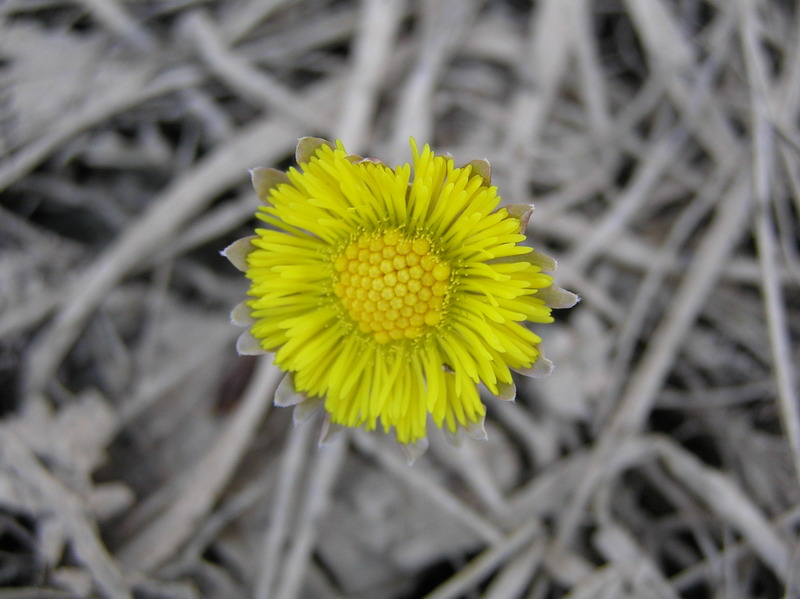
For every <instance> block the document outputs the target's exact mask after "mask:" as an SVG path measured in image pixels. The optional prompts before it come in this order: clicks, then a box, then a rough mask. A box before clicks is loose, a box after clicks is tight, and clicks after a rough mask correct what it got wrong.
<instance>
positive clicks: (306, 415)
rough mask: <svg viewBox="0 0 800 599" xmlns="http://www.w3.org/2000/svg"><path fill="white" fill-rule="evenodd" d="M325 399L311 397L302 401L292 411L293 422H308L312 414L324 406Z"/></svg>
mask: <svg viewBox="0 0 800 599" xmlns="http://www.w3.org/2000/svg"><path fill="white" fill-rule="evenodd" d="M323 403H324V402H323V400H322V398H321V397H309V398H308V399H307V400H305V401H301V402H300V403H299V404H297V405H296V406H295V407H294V412H292V422H293V423H294V425H295V426H297V425H298V424H302V423H304V422H308V421H309V420H311V418H312V416H314V414H316V413H317V412H318V411H319V410H320V408H322V404H323Z"/></svg>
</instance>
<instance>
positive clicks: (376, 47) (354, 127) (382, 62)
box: [337, 0, 406, 154]
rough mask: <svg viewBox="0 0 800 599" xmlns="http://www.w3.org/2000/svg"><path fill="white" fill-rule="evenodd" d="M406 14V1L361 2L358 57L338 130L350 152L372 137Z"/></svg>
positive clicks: (356, 52)
mask: <svg viewBox="0 0 800 599" xmlns="http://www.w3.org/2000/svg"><path fill="white" fill-rule="evenodd" d="M405 13H406V2H405V1H404V0H365V2H363V4H362V13H361V21H360V23H359V27H358V37H357V38H356V41H355V58H354V62H353V66H352V68H351V79H350V84H349V85H348V88H347V94H346V95H345V100H344V113H343V114H342V116H341V118H340V119H339V126H338V128H337V130H338V131H342V132H346V133H347V136H346V137H343V138H342V141H343V142H344V144H345V146H346V147H347V149H348V150H349V151H350V152H353V153H355V154H358V153H360V152H362V151H363V147H364V146H365V145H366V144H367V142H368V140H369V133H368V128H369V127H370V126H371V124H372V120H373V117H374V114H375V107H376V106H377V103H378V92H379V91H380V88H381V85H382V84H383V82H384V80H385V77H386V75H387V73H388V72H389V64H390V62H391V50H392V47H393V46H394V42H395V38H396V35H397V31H398V29H399V27H400V21H401V19H402V17H403V16H404V15H405Z"/></svg>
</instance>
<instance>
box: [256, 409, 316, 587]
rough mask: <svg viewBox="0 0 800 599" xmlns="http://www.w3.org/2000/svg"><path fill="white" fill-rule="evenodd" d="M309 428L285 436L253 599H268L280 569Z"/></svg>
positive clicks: (310, 428) (306, 425)
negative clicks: (284, 445) (285, 442)
mask: <svg viewBox="0 0 800 599" xmlns="http://www.w3.org/2000/svg"><path fill="white" fill-rule="evenodd" d="M311 431H312V426H311V423H310V422H306V423H304V424H302V425H300V426H296V427H295V428H293V429H292V430H291V431H290V432H289V435H288V439H287V444H286V447H285V448H284V451H283V457H282V459H281V469H280V474H279V478H278V486H277V489H276V495H275V497H274V498H273V500H272V501H273V504H272V510H271V511H270V517H269V529H268V530H267V534H266V535H265V536H264V545H263V547H262V549H261V558H260V562H261V568H260V570H259V575H258V580H257V581H256V585H255V592H254V597H255V599H268V598H269V596H270V593H271V591H272V589H273V587H274V586H275V575H276V573H277V572H278V571H279V569H278V567H279V566H280V565H281V556H282V555H283V554H284V553H283V547H284V542H285V537H286V531H287V530H288V528H289V522H290V519H291V515H290V512H291V510H292V508H293V507H294V505H295V499H294V498H295V493H296V490H297V482H298V479H299V478H300V475H301V474H302V473H303V471H304V467H303V464H304V462H305V460H306V455H307V453H308V445H309V444H308V440H309V437H310V436H311Z"/></svg>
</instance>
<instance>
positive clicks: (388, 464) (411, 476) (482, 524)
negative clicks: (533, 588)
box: [353, 431, 502, 543]
mask: <svg viewBox="0 0 800 599" xmlns="http://www.w3.org/2000/svg"><path fill="white" fill-rule="evenodd" d="M353 441H354V443H355V445H356V447H358V449H359V450H361V451H363V452H364V453H366V454H367V455H369V456H371V457H373V458H374V459H376V460H377V461H378V462H379V463H380V464H381V466H383V468H385V469H386V471H388V472H389V473H391V474H392V475H393V476H395V477H396V478H398V479H399V480H400V481H401V482H402V483H403V485H405V486H407V487H409V488H411V489H414V490H415V491H417V492H419V493H420V494H421V495H423V496H425V497H427V498H428V499H430V500H431V501H432V502H433V503H434V504H435V505H436V506H437V507H439V508H440V509H441V511H442V513H443V514H446V517H449V518H452V519H453V520H456V521H459V523H460V524H461V525H462V526H463V527H464V528H466V529H468V530H470V531H472V532H473V533H474V534H475V536H477V537H478V538H479V539H481V540H482V541H484V542H486V543H495V542H497V541H498V540H500V539H501V538H502V534H501V532H500V531H499V530H498V529H497V527H496V526H495V525H494V524H493V523H492V522H490V521H489V520H487V519H485V518H484V517H483V516H482V515H481V514H478V513H477V512H475V511H474V510H473V509H472V508H471V507H470V506H468V505H466V504H465V503H464V502H463V501H461V499H459V498H458V497H456V496H455V495H453V494H452V493H451V492H450V491H448V490H447V489H445V488H444V487H443V486H442V485H441V484H439V483H438V482H437V481H436V480H433V479H431V477H430V476H428V475H427V474H425V473H424V472H423V471H422V470H420V469H418V468H409V467H408V464H407V463H406V462H405V461H404V460H401V459H400V457H399V455H398V454H397V453H395V451H394V450H390V449H389V448H387V447H385V446H384V445H382V444H381V443H379V442H378V441H377V440H376V439H375V437H373V436H372V435H370V434H368V433H363V432H362V431H355V434H354V435H353Z"/></svg>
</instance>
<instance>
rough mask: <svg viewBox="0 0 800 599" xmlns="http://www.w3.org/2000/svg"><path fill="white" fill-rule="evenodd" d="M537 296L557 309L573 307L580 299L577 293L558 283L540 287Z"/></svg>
mask: <svg viewBox="0 0 800 599" xmlns="http://www.w3.org/2000/svg"><path fill="white" fill-rule="evenodd" d="M536 296H537V297H539V298H541V299H542V300H544V303H545V305H547V306H549V307H551V308H557V309H565V308H571V307H572V306H574V305H575V304H577V303H578V302H579V301H580V298H579V297H578V296H577V295H575V294H574V293H572V292H571V291H567V290H566V289H562V288H561V287H558V286H556V285H551V286H550V287H546V288H544V289H539V290H538V291H537V292H536Z"/></svg>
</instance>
